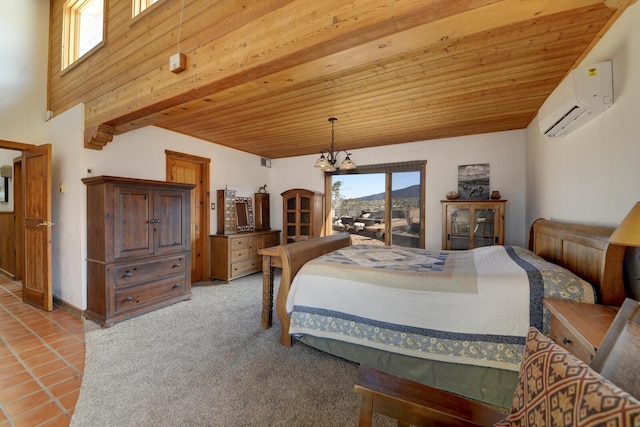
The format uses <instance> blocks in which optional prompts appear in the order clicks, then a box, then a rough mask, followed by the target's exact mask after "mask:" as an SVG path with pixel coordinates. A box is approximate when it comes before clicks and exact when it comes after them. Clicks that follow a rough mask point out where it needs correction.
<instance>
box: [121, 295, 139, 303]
mask: <svg viewBox="0 0 640 427" xmlns="http://www.w3.org/2000/svg"><path fill="white" fill-rule="evenodd" d="M124 300H125V301H127V302H131V301H134V299H133V297H132V296H131V295H129V296H128V297H126V298H125V299H124ZM135 302H140V300H138V299H136V300H135Z"/></svg>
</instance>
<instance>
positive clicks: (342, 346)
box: [296, 335, 518, 408]
mask: <svg viewBox="0 0 640 427" xmlns="http://www.w3.org/2000/svg"><path fill="white" fill-rule="evenodd" d="M296 339H297V340H299V341H301V342H303V343H305V344H307V345H309V346H311V347H314V348H317V349H318V350H321V351H324V352H326V353H330V354H333V355H334V356H338V357H341V358H343V359H347V360H350V361H352V362H356V363H359V364H363V365H367V366H371V367H372V368H376V369H379V370H381V371H385V372H389V373H391V374H393V375H397V376H399V377H403V378H408V379H410V380H413V381H416V382H419V383H422V384H426V385H428V386H431V387H435V388H439V389H442V390H446V391H449V392H451V393H455V394H459V395H461V396H464V397H467V398H470V399H474V400H478V401H480V402H484V403H487V404H489V405H493V406H497V407H501V408H509V407H511V401H512V399H513V393H514V391H515V388H516V383H517V381H518V372H514V371H506V370H502V369H496V368H484V367H479V366H471V365H460V364H456V363H449V362H440V361H433V360H426V359H418V358H415V357H411V356H405V355H402V354H396V353H388V352H385V351H382V350H377V349H374V348H369V347H363V346H359V345H357V344H351V343H346V342H342V341H336V340H331V339H325V338H318V337H314V336H311V335H304V336H302V337H299V338H296Z"/></svg>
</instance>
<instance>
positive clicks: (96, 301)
mask: <svg viewBox="0 0 640 427" xmlns="http://www.w3.org/2000/svg"><path fill="white" fill-rule="evenodd" d="M82 182H84V183H85V184H86V186H87V311H86V316H87V317H88V318H89V319H92V320H95V321H96V322H98V323H99V324H101V325H103V326H105V327H109V326H111V325H112V324H113V323H114V322H118V321H120V320H124V319H127V318H129V317H131V316H135V315H138V314H142V313H146V312H148V311H151V310H154V309H157V308H159V307H164V306H166V305H169V304H173V303H175V302H178V301H182V300H186V299H190V298H191V268H190V266H191V203H190V197H191V189H192V188H193V187H194V185H192V184H179V183H169V182H163V181H150V180H141V179H132V178H119V177H111V176H97V177H91V178H84V179H83V180H82Z"/></svg>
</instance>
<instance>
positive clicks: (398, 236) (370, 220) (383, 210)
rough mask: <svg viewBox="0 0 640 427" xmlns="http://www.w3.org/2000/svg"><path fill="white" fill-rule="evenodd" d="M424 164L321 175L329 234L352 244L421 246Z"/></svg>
mask: <svg viewBox="0 0 640 427" xmlns="http://www.w3.org/2000/svg"><path fill="white" fill-rule="evenodd" d="M425 165H426V162H425V161H415V162H401V163H387V164H382V165H366V166H358V168H357V169H355V170H353V171H349V172H347V173H342V174H340V172H339V171H336V172H334V173H333V174H326V175H325V188H326V189H327V190H326V192H325V194H331V197H330V200H328V201H327V205H328V204H329V203H330V204H331V207H330V213H331V215H330V219H331V228H330V229H331V230H332V233H338V232H341V231H348V232H349V233H351V239H352V241H353V243H354V244H372V245H397V246H405V247H414V248H424V242H425V238H424V237H425V236H424V232H423V230H424V220H425V207H424V206H425V205H424V195H425Z"/></svg>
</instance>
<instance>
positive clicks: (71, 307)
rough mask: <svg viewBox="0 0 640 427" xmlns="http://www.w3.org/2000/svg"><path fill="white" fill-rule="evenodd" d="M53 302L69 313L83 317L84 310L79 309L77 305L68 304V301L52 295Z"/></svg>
mask: <svg viewBox="0 0 640 427" xmlns="http://www.w3.org/2000/svg"><path fill="white" fill-rule="evenodd" d="M53 304H54V305H57V306H60V307H62V308H63V309H65V310H67V311H68V312H69V313H71V314H73V315H75V316H78V317H80V318H83V317H84V310H82V309H79V308H78V307H76V306H75V305H73V304H69V303H68V302H66V301H65V300H63V299H61V298H59V297H57V296H55V295H54V296H53Z"/></svg>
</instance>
